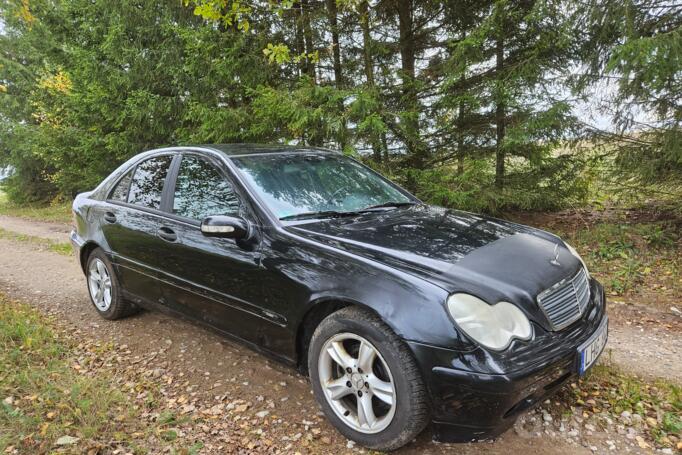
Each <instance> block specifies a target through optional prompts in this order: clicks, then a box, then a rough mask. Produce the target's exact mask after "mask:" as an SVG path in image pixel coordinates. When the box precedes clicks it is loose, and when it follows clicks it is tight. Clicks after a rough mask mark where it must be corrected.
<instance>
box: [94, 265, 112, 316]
mask: <svg viewBox="0 0 682 455" xmlns="http://www.w3.org/2000/svg"><path fill="white" fill-rule="evenodd" d="M88 289H89V290H90V298H92V303H94V304H95V306H96V307H97V308H98V309H99V310H101V311H107V310H108V309H109V307H110V306H111V276H110V275H109V271H108V270H107V266H106V265H104V262H102V260H101V259H99V258H94V259H93V260H92V261H90V265H89V267H88Z"/></svg>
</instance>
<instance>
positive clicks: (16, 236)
mask: <svg viewBox="0 0 682 455" xmlns="http://www.w3.org/2000/svg"><path fill="white" fill-rule="evenodd" d="M0 239H10V240H16V241H18V242H26V243H31V244H33V245H35V246H37V247H39V248H41V249H46V250H49V251H52V252H54V253H58V254H62V255H65V256H69V255H71V254H73V249H72V248H71V245H70V244H68V243H66V242H55V241H52V240H50V239H45V238H43V237H36V236H34V235H26V234H20V233H18V232H13V231H8V230H7V229H3V228H1V227H0Z"/></svg>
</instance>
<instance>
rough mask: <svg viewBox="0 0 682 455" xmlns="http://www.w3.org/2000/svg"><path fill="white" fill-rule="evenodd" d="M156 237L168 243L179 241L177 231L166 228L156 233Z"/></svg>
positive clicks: (161, 228)
mask: <svg viewBox="0 0 682 455" xmlns="http://www.w3.org/2000/svg"><path fill="white" fill-rule="evenodd" d="M156 235H158V236H159V237H161V238H162V239H163V240H165V241H166V242H175V241H176V240H177V239H178V235H177V234H176V233H175V231H174V230H173V229H171V228H168V227H165V226H164V227H160V228H159V230H158V231H156Z"/></svg>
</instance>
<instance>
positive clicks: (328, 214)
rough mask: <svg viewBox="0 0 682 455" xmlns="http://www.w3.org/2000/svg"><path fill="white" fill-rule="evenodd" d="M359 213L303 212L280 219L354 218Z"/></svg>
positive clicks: (332, 211)
mask: <svg viewBox="0 0 682 455" xmlns="http://www.w3.org/2000/svg"><path fill="white" fill-rule="evenodd" d="M358 213H359V212H356V211H349V212H339V211H337V210H318V211H314V212H303V213H295V214H293V215H287V216H283V217H281V218H280V220H281V221H290V220H309V219H313V218H336V217H341V216H353V215H357V214H358Z"/></svg>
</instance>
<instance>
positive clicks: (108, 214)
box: [104, 212, 116, 224]
mask: <svg viewBox="0 0 682 455" xmlns="http://www.w3.org/2000/svg"><path fill="white" fill-rule="evenodd" d="M104 221H106V222H107V223H112V224H113V223H115V222H116V215H114V214H113V213H112V212H104Z"/></svg>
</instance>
